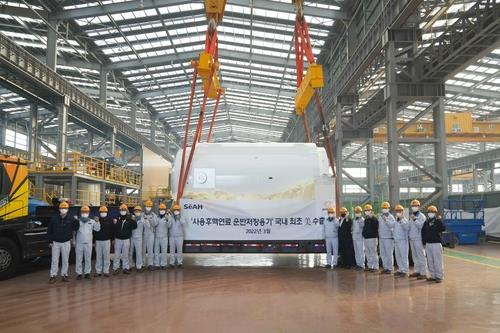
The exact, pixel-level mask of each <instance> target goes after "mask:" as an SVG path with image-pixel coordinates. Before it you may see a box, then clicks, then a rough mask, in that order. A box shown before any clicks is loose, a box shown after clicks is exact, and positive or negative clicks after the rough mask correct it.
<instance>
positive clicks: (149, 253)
mask: <svg viewBox="0 0 500 333" xmlns="http://www.w3.org/2000/svg"><path fill="white" fill-rule="evenodd" d="M142 220H143V224H144V241H143V253H144V254H145V255H146V259H147V267H148V270H150V271H153V270H154V249H155V247H154V246H155V232H156V226H157V225H158V216H157V215H156V214H155V213H154V212H153V202H152V201H151V200H147V201H146V202H145V203H144V214H143V215H142ZM145 266H146V265H145Z"/></svg>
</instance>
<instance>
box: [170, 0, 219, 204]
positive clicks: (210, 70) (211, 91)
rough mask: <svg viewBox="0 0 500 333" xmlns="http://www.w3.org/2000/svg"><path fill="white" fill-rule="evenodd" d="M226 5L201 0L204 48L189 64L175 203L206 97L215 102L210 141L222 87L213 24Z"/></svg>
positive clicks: (199, 128) (184, 179)
mask: <svg viewBox="0 0 500 333" xmlns="http://www.w3.org/2000/svg"><path fill="white" fill-rule="evenodd" d="M225 7H226V0H205V12H206V14H207V19H208V27H207V32H206V35H205V49H204V50H203V52H201V53H200V56H199V59H198V61H192V62H191V65H192V66H193V68H194V71H193V78H192V82H191V95H190V97H189V109H188V117H187V121H186V128H185V131H184V145H183V147H182V162H181V168H180V173H179V189H178V192H177V203H179V200H180V198H182V195H183V194H184V188H185V186H186V182H187V177H188V174H189V169H190V167H191V163H192V161H193V156H194V153H195V150H196V144H197V143H199V142H201V135H202V131H203V122H204V118H205V110H206V106H207V99H209V98H210V99H215V106H214V110H213V112H212V120H211V123H210V128H209V130H208V136H207V142H210V138H211V136H212V131H213V126H214V122H215V116H216V115H217V109H218V107H219V101H220V97H221V95H222V94H223V93H224V89H222V88H221V84H220V81H219V74H218V71H219V40H218V37H217V26H218V24H219V23H220V22H221V21H222V18H223V16H224V9H225ZM198 75H199V76H200V78H201V80H202V82H203V100H202V103H201V107H200V113H199V116H198V124H197V126H196V131H195V134H194V136H193V143H192V145H191V150H190V152H189V157H188V160H187V161H186V147H187V143H188V137H189V127H190V123H191V113H192V111H193V100H194V95H195V91H196V80H197V78H198Z"/></svg>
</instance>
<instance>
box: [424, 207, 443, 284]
mask: <svg viewBox="0 0 500 333" xmlns="http://www.w3.org/2000/svg"><path fill="white" fill-rule="evenodd" d="M445 230H446V227H445V226H444V224H443V221H442V220H441V216H438V210H437V208H436V206H429V207H428V208H427V221H425V223H424V226H423V227H422V241H423V242H424V245H425V253H426V254H427V266H428V268H429V275H430V276H429V277H427V281H431V282H436V283H440V282H442V281H443V279H444V266H443V246H442V245H441V233H442V232H443V231H445Z"/></svg>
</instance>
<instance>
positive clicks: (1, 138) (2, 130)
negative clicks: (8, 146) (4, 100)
mask: <svg viewBox="0 0 500 333" xmlns="http://www.w3.org/2000/svg"><path fill="white" fill-rule="evenodd" d="M6 132H7V115H6V114H5V113H4V112H2V111H0V147H2V146H5V135H6Z"/></svg>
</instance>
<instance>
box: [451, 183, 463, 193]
mask: <svg viewBox="0 0 500 333" xmlns="http://www.w3.org/2000/svg"><path fill="white" fill-rule="evenodd" d="M451 191H452V192H453V193H462V192H463V191H464V185H463V184H452V185H451Z"/></svg>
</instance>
